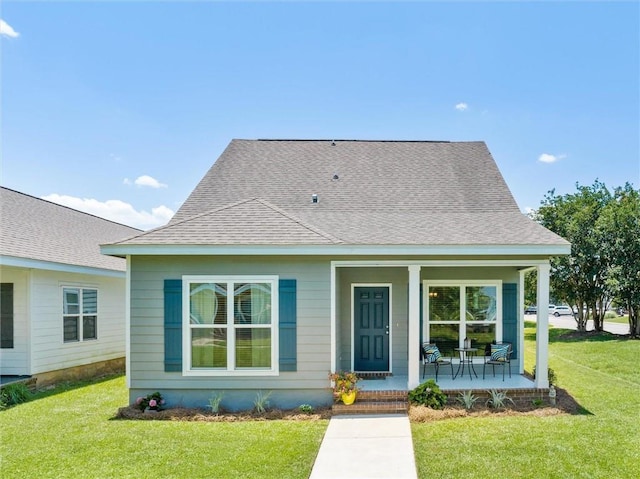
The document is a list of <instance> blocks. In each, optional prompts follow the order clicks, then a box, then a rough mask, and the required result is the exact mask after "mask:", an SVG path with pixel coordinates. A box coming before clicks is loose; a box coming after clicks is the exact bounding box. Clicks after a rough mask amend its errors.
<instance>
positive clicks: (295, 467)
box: [0, 377, 327, 479]
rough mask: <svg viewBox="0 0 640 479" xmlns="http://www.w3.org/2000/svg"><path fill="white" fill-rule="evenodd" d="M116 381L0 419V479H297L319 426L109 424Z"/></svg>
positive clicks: (40, 401) (66, 391) (119, 387)
mask: <svg viewBox="0 0 640 479" xmlns="http://www.w3.org/2000/svg"><path fill="white" fill-rule="evenodd" d="M126 404H127V393H126V388H125V386H124V378H123V377H117V378H111V379H108V380H104V381H100V382H93V383H80V384H76V385H73V386H69V385H67V386H66V387H62V388H59V389H56V390H53V391H49V392H46V393H40V394H38V395H37V396H36V399H35V400H32V401H30V402H27V403H24V404H21V405H19V406H15V407H12V408H10V409H7V410H5V411H2V412H0V430H1V431H2V433H1V437H2V441H0V457H1V458H2V466H1V467H2V474H1V475H2V477H3V479H5V478H7V479H8V478H25V477H38V478H57V477H64V478H76V477H77V478H115V477H117V478H134V477H135V478H140V477H162V478H183V477H189V478H199V477H216V478H245V477H247V478H249V477H250V478H254V477H261V478H262V477H264V478H302V477H308V476H309V474H310V472H311V467H312V465H313V461H314V460H315V457H316V454H317V452H318V448H319V447H320V442H321V441H322V437H323V435H324V432H325V429H326V427H327V421H326V420H322V421H246V422H237V423H230V422H219V423H218V422H216V423H214V422H179V421H123V420H114V419H113V417H114V415H115V413H116V411H117V409H118V407H121V406H123V405H126Z"/></svg>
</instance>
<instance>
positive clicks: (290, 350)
mask: <svg viewBox="0 0 640 479" xmlns="http://www.w3.org/2000/svg"><path fill="white" fill-rule="evenodd" d="M296 299H297V294H296V280H295V279H281V280H280V284H279V286H278V303H279V308H280V317H279V319H278V323H279V324H278V326H279V328H278V329H279V332H280V336H279V345H280V351H279V352H280V371H297V334H296V322H297V304H296V303H297V301H296Z"/></svg>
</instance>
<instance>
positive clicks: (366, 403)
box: [332, 391, 409, 414]
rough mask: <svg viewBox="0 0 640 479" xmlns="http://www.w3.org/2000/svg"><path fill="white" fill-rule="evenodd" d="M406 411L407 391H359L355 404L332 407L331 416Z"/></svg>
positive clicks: (407, 403) (407, 408)
mask: <svg viewBox="0 0 640 479" xmlns="http://www.w3.org/2000/svg"><path fill="white" fill-rule="evenodd" d="M408 410H409V402H408V399H407V391H360V392H359V393H358V396H357V399H356V402H355V403H353V404H351V405H349V406H346V405H344V404H342V403H335V404H334V405H333V407H332V411H333V414H403V413H406V412H407V411H408Z"/></svg>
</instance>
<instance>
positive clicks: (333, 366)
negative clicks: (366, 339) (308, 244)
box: [330, 262, 338, 373]
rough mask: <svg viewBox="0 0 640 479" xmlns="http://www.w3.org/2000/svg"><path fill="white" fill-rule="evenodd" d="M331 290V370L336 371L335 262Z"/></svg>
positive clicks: (332, 268) (332, 270)
mask: <svg viewBox="0 0 640 479" xmlns="http://www.w3.org/2000/svg"><path fill="white" fill-rule="evenodd" d="M330 288H331V291H330V295H331V328H330V331H331V333H330V334H331V372H332V373H335V372H336V362H337V357H336V356H337V351H338V347H337V344H336V341H337V340H338V338H337V337H336V334H337V331H338V328H337V325H336V321H337V318H336V304H337V300H336V265H335V264H333V262H332V263H331V285H330Z"/></svg>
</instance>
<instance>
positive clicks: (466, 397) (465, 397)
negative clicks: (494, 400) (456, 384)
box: [458, 390, 478, 409]
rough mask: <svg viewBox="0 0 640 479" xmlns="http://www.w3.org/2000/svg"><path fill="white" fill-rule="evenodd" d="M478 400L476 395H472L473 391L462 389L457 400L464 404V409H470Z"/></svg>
mask: <svg viewBox="0 0 640 479" xmlns="http://www.w3.org/2000/svg"><path fill="white" fill-rule="evenodd" d="M477 400H478V397H477V396H474V394H473V391H471V390H469V391H464V392H461V393H460V396H459V397H458V402H459V403H460V404H462V405H463V406H464V408H465V409H472V408H473V405H474V404H475V403H476V401H477Z"/></svg>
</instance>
